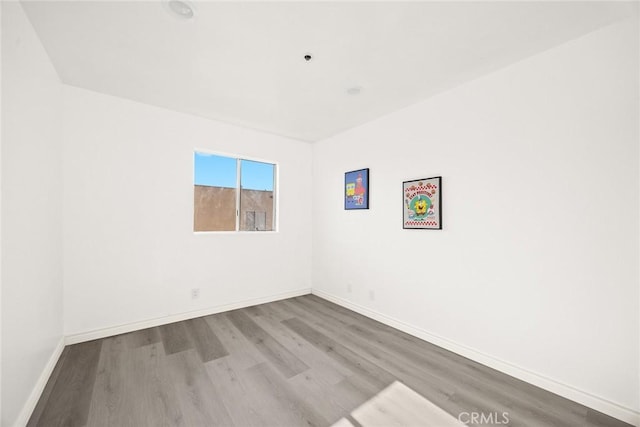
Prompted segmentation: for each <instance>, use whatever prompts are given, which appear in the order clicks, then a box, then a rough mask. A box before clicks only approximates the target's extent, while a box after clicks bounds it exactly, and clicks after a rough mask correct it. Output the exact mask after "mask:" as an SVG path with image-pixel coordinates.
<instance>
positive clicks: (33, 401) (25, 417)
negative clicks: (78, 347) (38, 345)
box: [5, 337, 64, 427]
mask: <svg viewBox="0 0 640 427" xmlns="http://www.w3.org/2000/svg"><path fill="white" fill-rule="evenodd" d="M62 350H64V337H60V340H59V341H58V344H57V345H56V348H55V349H54V350H53V354H52V355H51V357H50V358H49V360H48V361H47V364H46V365H45V367H44V369H43V370H42V373H41V374H40V377H38V381H36V385H35V386H34V387H33V390H31V394H29V397H28V398H27V401H26V402H25V403H24V406H23V407H22V410H21V411H20V413H19V414H18V419H17V420H16V422H15V424H14V426H15V427H23V426H26V425H27V423H28V422H29V418H31V414H32V413H33V410H34V409H35V408H36V405H37V404H38V400H40V396H42V392H43V391H44V388H45V386H46V385H47V381H49V377H50V376H51V373H52V372H53V369H54V368H55V367H56V363H58V359H60V355H61V354H62ZM5 392H6V391H5Z"/></svg>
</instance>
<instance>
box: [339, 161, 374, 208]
mask: <svg viewBox="0 0 640 427" xmlns="http://www.w3.org/2000/svg"><path fill="white" fill-rule="evenodd" d="M344 208H345V210H353V209H369V169H368V168H367V169H360V170H357V171H351V172H347V173H345V174H344Z"/></svg>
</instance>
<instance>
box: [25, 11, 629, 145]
mask: <svg viewBox="0 0 640 427" xmlns="http://www.w3.org/2000/svg"><path fill="white" fill-rule="evenodd" d="M23 5H24V8H25V10H26V12H27V14H28V16H29V19H30V20H31V22H32V24H33V25H34V27H35V29H36V31H37V33H38V35H39V37H40V39H41V40H42V43H43V44H44V46H45V48H46V50H47V52H48V54H49V56H50V57H51V60H52V62H53V64H54V66H55V68H56V69H57V71H58V73H59V75H60V78H61V79H62V81H63V82H64V83H67V84H69V85H73V86H78V87H82V88H86V89H91V90H94V91H98V92H103V93H106V94H110V95H116V96H120V97H123V98H129V99H133V100H136V101H140V102H144V103H147V104H152V105H156V106H160V107H165V108H170V109H173V110H177V111H181V112H185V113H191V114H196V115H199V116H204V117H209V118H213V119H218V120H223V121H227V122H231V123H235V124H239V125H243V126H247V127H251V128H255V129H260V130H263V131H267V132H272V133H276V134H280V135H285V136H290V137H294V138H298V139H301V140H305V141H316V140H319V139H323V138H326V137H328V136H331V135H333V134H336V133H338V132H340V131H342V130H345V129H348V128H350V127H353V126H357V125H359V124H362V123H364V122H367V121H370V120H372V119H375V118H377V117H380V116H382V115H384V114H388V113H390V112H392V111H394V110H397V109H400V108H402V107H405V106H407V105H410V104H412V103H415V102H418V101H420V100H423V99H425V98H427V97H429V96H432V95H434V94H436V93H438V92H441V91H443V90H446V89H448V88H451V87H454V86H456V85H459V84H461V83H463V82H465V81H468V80H471V79H474V78H477V77H479V76H482V75H484V74H487V73H489V72H491V71H493V70H496V69H498V68H501V67H504V66H505V65H508V64H511V63H514V62H516V61H519V60H521V59H523V58H525V57H528V56H531V55H533V54H536V53H538V52H541V51H544V50H546V49H549V48H551V47H553V46H556V45H558V44H561V43H563V42H565V41H568V40H570V39H573V38H576V37H578V36H580V35H582V34H585V33H587V32H590V31H593V30H595V29H597V28H600V27H602V26H605V25H607V24H610V23H612V22H614V21H616V20H619V19H622V18H625V17H628V16H631V15H633V14H637V5H636V4H635V3H621V2H602V3H601V2H563V3H558V2H419V3H418V2H410V3H396V2H372V3H362V2H354V3H350V2H339V3H338V2H336V3H333V2H331V3H330V2H296V3H293V2H254V3H249V2H247V3H245V2H220V3H217V2H196V3H195V7H196V17H195V19H193V20H192V21H181V20H180V19H178V18H176V17H174V16H171V15H170V14H169V13H168V12H167V8H166V7H163V6H166V5H163V4H162V2H161V1H160V0H158V1H147V2H140V1H134V2H122V1H111V2H86V1H84V2H78V1H76V2H58V1H45V2H35V1H23ZM307 52H311V53H312V54H313V55H314V59H313V60H312V61H311V62H309V63H307V62H305V61H304V59H303V56H304V54H305V53H307ZM352 87H360V88H361V92H360V94H359V95H351V94H349V93H347V90H348V89H349V88H352Z"/></svg>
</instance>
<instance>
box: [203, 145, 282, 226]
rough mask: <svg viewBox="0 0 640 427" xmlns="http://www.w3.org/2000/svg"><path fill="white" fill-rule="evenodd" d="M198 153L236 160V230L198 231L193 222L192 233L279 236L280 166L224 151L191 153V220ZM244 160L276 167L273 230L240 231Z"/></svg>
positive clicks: (264, 160) (274, 174) (270, 161)
mask: <svg viewBox="0 0 640 427" xmlns="http://www.w3.org/2000/svg"><path fill="white" fill-rule="evenodd" d="M196 153H202V154H211V155H213V156H220V157H227V158H231V159H235V160H236V187H235V188H236V229H235V230H220V231H216V230H212V231H196V230H194V229H193V227H194V224H193V221H192V223H191V232H192V233H193V234H249V235H251V234H277V233H279V230H280V215H279V214H278V212H279V211H280V164H279V163H278V162H275V161H273V160H267V159H261V158H258V157H251V156H242V155H240V154H232V153H225V152H222V151H214V150H209V149H202V148H194V149H193V150H192V152H191V191H192V193H191V218H193V217H194V216H195V209H196V207H195V204H194V203H193V200H194V198H195V188H196V182H195V176H196ZM242 160H247V161H250V162H258V163H267V164H270V165H273V166H274V169H275V170H274V173H273V198H274V200H273V230H265V231H256V230H240V210H241V209H240V203H241V202H240V200H241V197H240V196H241V194H240V193H241V191H242V186H241V184H242V182H241V178H242Z"/></svg>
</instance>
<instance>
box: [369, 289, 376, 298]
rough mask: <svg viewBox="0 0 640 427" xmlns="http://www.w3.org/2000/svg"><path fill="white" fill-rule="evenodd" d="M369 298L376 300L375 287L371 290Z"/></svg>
mask: <svg viewBox="0 0 640 427" xmlns="http://www.w3.org/2000/svg"><path fill="white" fill-rule="evenodd" d="M369 299H370V300H371V301H375V300H376V291H374V290H373V289H371V290H369Z"/></svg>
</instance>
